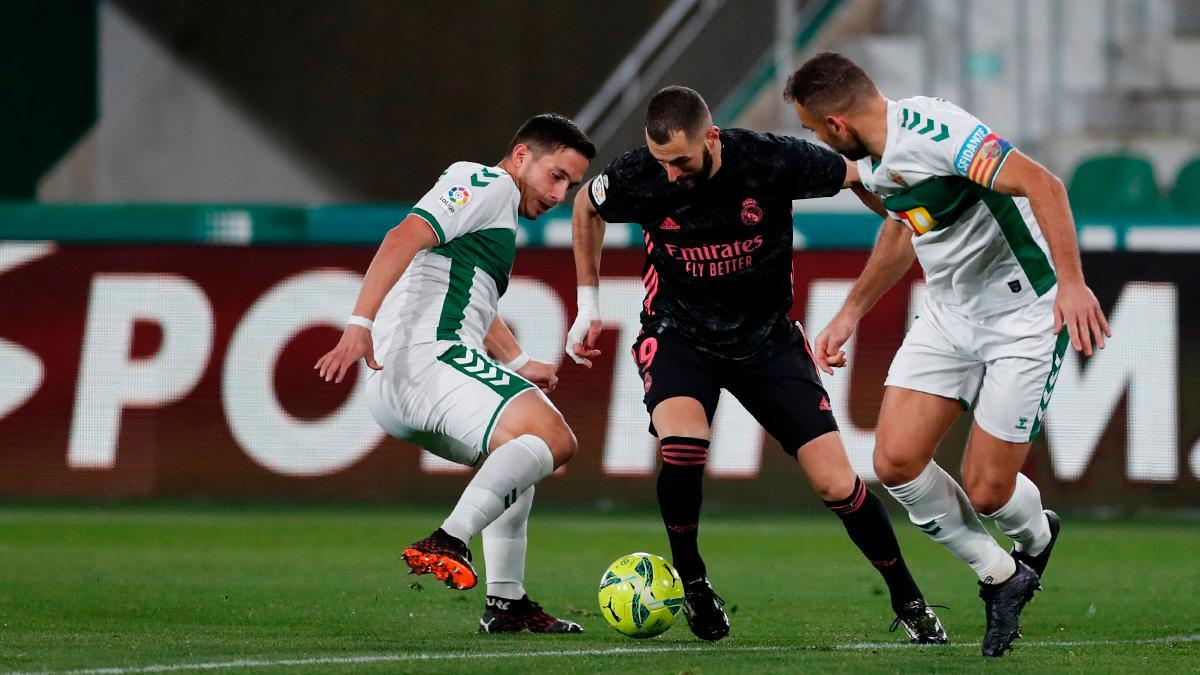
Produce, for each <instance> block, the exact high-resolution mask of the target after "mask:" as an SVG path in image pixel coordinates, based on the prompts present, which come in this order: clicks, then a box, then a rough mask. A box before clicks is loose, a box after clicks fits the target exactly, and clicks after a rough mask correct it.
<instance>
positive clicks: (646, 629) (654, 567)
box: [600, 553, 683, 639]
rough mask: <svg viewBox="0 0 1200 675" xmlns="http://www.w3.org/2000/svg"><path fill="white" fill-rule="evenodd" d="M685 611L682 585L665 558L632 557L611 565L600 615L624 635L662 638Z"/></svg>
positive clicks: (603, 580) (602, 590)
mask: <svg viewBox="0 0 1200 675" xmlns="http://www.w3.org/2000/svg"><path fill="white" fill-rule="evenodd" d="M682 608H683V581H682V580H681V579H680V578H679V573H678V572H676V571H675V568H674V567H671V564H670V563H668V562H667V561H666V560H663V558H662V556H657V555H654V554H652V553H630V554H629V555H627V556H623V557H622V558H620V559H619V560H617V561H616V562H614V563H613V564H611V565H609V566H608V569H607V570H605V571H604V576H603V577H601V578H600V613H601V614H603V615H604V620H605V621H607V622H608V625H610V626H612V627H613V630H615V631H617V632H618V633H621V634H622V635H628V636H629V637H631V638H639V639H640V638H652V637H654V636H655V635H661V634H662V633H664V632H666V630H667V629H668V628H670V627H671V624H673V623H675V616H676V615H677V614H679V610H680V609H682Z"/></svg>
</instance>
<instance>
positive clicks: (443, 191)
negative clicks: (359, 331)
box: [374, 162, 520, 357]
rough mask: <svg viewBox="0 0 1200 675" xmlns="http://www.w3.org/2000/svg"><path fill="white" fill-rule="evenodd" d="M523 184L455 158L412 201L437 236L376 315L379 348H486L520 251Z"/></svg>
mask: <svg viewBox="0 0 1200 675" xmlns="http://www.w3.org/2000/svg"><path fill="white" fill-rule="evenodd" d="M519 203H520V191H519V190H518V189H517V186H516V183H514V182H513V179H512V177H511V176H509V175H508V172H506V171H505V170H504V169H501V168H499V167H495V166H485V165H483V164H476V163H475V162H455V163H454V164H451V165H450V168H448V169H446V170H445V171H444V172H443V173H442V175H441V177H440V178H438V181H437V183H436V184H435V185H434V186H433V189H431V190H430V191H429V192H427V193H425V196H424V197H422V198H421V199H420V201H418V202H417V205H416V206H415V207H413V210H412V214H413V215H416V216H419V217H420V218H422V219H423V220H425V221H426V222H428V223H429V226H430V227H431V228H433V231H434V233H435V234H436V235H437V239H438V243H437V245H436V246H434V247H433V248H431V249H427V250H423V251H419V252H418V253H417V255H416V257H414V258H413V261H412V264H410V265H409V266H408V269H407V270H405V272H404V275H403V276H401V277H400V280H399V281H398V282H397V283H396V285H395V286H393V287H392V290H391V291H389V292H388V294H387V297H386V298H385V299H384V301H383V304H382V305H381V306H380V308H379V312H378V313H377V314H376V316H375V330H374V339H375V354H376V356H377V357H378V356H380V355H383V354H387V353H389V352H390V351H392V350H395V349H399V348H401V347H407V346H409V345H415V344H423V343H427V342H434V341H437V340H454V341H458V342H463V343H465V344H467V345H470V346H473V347H476V348H482V347H483V338H484V336H485V335H487V331H488V328H489V327H490V326H491V325H492V320H493V319H494V318H495V316H496V308H497V306H498V304H499V302H500V296H502V295H504V291H505V290H506V289H507V288H508V275H509V272H510V271H511V270H512V264H513V258H514V257H515V256H516V252H517V246H516V234H517V208H518V205H519Z"/></svg>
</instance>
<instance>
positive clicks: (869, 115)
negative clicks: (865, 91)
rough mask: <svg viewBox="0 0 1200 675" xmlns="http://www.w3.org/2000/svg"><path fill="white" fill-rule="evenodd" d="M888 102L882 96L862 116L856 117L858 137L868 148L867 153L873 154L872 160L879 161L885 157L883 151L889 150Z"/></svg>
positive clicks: (867, 107) (864, 110)
mask: <svg viewBox="0 0 1200 675" xmlns="http://www.w3.org/2000/svg"><path fill="white" fill-rule="evenodd" d="M887 110H888V101H887V99H886V98H884V97H882V96H880V97H879V98H877V99H875V100H873V101H871V103H869V104H868V105H867V106H866V107H865V108H864V109H863V112H862V113H861V114H860V115H856V116H855V117H856V119H855V120H854V127H855V129H857V130H858V137H859V138H861V139H862V142H863V145H864V146H866V148H867V152H869V153H871V159H873V160H875V161H879V159H880V158H881V157H883V151H884V149H885V148H887V140H888V138H887V134H888V119H887Z"/></svg>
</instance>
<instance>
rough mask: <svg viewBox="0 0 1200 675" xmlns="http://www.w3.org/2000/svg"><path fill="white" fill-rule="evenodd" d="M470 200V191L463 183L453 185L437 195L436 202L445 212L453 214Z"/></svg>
mask: <svg viewBox="0 0 1200 675" xmlns="http://www.w3.org/2000/svg"><path fill="white" fill-rule="evenodd" d="M470 202H471V191H470V190H468V189H467V187H466V186H465V185H453V186H451V187H450V189H449V190H447V191H446V192H444V193H442V194H440V195H438V203H439V204H441V205H442V208H443V209H445V210H446V213H449V214H450V215H454V214H455V213H458V210H459V209H461V208H463V207H464V206H466V205H467V204H469V203H470Z"/></svg>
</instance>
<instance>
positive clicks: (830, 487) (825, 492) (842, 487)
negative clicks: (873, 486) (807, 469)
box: [812, 472, 857, 502]
mask: <svg viewBox="0 0 1200 675" xmlns="http://www.w3.org/2000/svg"><path fill="white" fill-rule="evenodd" d="M856 478H857V476H855V475H854V473H853V472H851V473H850V474H849V475H845V476H843V475H838V476H829V477H827V478H824V479H820V480H816V481H813V482H812V486H813V490H815V491H816V493H817V496H818V497H820V498H821V501H824V502H837V501H841V500H843V499H845V498H847V497H849V496H850V493H851V492H853V491H854V481H855V479H856Z"/></svg>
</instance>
